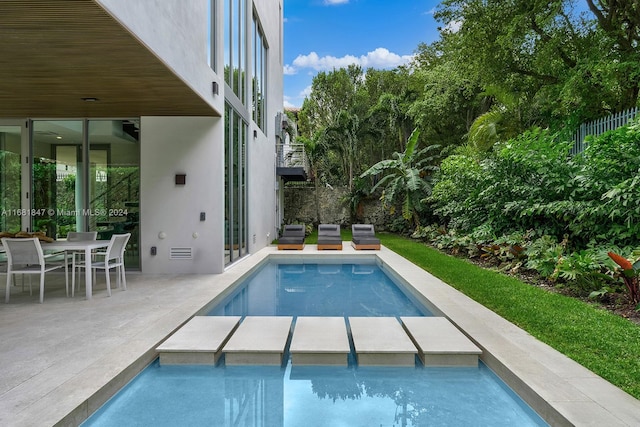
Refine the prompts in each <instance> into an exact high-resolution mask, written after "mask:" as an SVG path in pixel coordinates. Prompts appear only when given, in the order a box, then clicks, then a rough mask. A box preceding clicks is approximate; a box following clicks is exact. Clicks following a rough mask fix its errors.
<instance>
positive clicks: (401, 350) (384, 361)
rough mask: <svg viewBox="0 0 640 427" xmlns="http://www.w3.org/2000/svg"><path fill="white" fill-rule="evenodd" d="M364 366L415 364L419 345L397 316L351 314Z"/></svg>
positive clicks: (361, 361)
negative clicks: (355, 315)
mask: <svg viewBox="0 0 640 427" xmlns="http://www.w3.org/2000/svg"><path fill="white" fill-rule="evenodd" d="M349 325H350V326H351V336H352V337H353V344H354V347H355V351H356V358H357V360H358V365H360V366H415V364H416V362H415V355H416V354H417V353H418V350H417V349H416V346H415V345H413V343H412V342H411V339H410V338H409V337H408V336H407V334H406V332H405V331H404V329H403V328H402V325H401V324H400V322H398V320H397V319H396V318H395V317H349Z"/></svg>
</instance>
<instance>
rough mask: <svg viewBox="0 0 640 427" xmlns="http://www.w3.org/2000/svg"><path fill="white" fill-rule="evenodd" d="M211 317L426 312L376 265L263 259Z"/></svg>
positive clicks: (395, 314) (416, 314) (383, 314)
mask: <svg viewBox="0 0 640 427" xmlns="http://www.w3.org/2000/svg"><path fill="white" fill-rule="evenodd" d="M209 314H210V315H214V316H243V315H247V316H294V317H295V316H366V317H382V316H425V315H426V316H430V315H431V313H429V311H428V310H427V309H426V308H424V307H422V306H421V305H419V304H417V303H415V302H414V301H412V300H411V299H409V297H408V296H407V295H406V294H404V293H403V292H402V291H401V290H400V288H399V287H398V286H397V285H396V284H395V283H394V282H393V281H392V280H391V279H390V278H389V276H387V275H386V274H385V273H384V271H383V270H382V269H381V268H380V267H378V265H377V264H374V263H371V264H276V263H268V264H265V265H264V266H263V267H262V268H261V269H260V270H258V271H257V272H256V273H255V274H253V275H251V277H249V278H248V279H247V280H245V281H244V282H243V283H242V284H241V285H240V286H239V287H238V288H237V289H235V290H234V292H233V294H232V295H231V296H230V297H228V298H226V299H225V301H223V302H222V303H221V304H219V305H218V306H217V307H216V308H214V309H213V310H212V311H211V312H210V313H209Z"/></svg>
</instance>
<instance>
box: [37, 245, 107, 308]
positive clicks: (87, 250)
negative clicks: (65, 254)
mask: <svg viewBox="0 0 640 427" xmlns="http://www.w3.org/2000/svg"><path fill="white" fill-rule="evenodd" d="M109 242H110V240H78V241H68V240H55V241H53V242H50V243H49V242H41V246H42V250H43V251H47V252H49V251H50V252H60V251H84V259H85V269H84V283H85V290H86V299H88V300H90V299H91V296H92V287H93V283H92V280H91V279H92V276H93V275H92V272H91V261H92V259H93V257H92V256H91V254H92V252H93V251H95V250H96V249H102V248H106V247H108V246H109ZM71 274H75V271H72V272H71Z"/></svg>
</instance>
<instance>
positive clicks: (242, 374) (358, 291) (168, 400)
mask: <svg viewBox="0 0 640 427" xmlns="http://www.w3.org/2000/svg"><path fill="white" fill-rule="evenodd" d="M209 314H211V315H252V316H253V315H282V316H284V315H287V316H294V317H295V316H298V315H305V316H315V315H318V316H320V315H322V316H423V315H431V313H429V312H428V311H427V310H426V309H424V308H421V306H420V305H419V304H418V303H416V302H414V301H412V300H411V298H410V297H408V296H407V294H405V293H404V292H403V291H402V290H401V289H400V287H398V286H397V285H395V284H394V283H393V281H391V280H390V279H389V277H388V276H387V275H386V274H385V273H384V271H383V270H382V269H380V268H379V267H378V266H377V265H376V264H365V265H354V264H336V265H324V264H295V265H294V264H290V265H287V264H275V263H267V264H265V265H264V266H263V267H262V268H261V269H260V270H259V271H258V272H257V273H255V274H253V275H252V276H250V277H249V278H248V279H247V280H245V281H244V283H242V284H240V285H239V286H238V287H237V288H236V289H234V291H233V293H232V294H231V295H230V296H229V297H228V298H226V299H225V301H223V302H222V303H221V304H219V305H218V306H217V307H216V308H214V309H213V310H212V311H211V312H210V313H209ZM222 360H224V357H223V358H222ZM285 360H287V361H288V355H285ZM82 425H83V426H123V425H126V426H176V425H185V426H223V427H231V426H238V427H250V426H251V427H260V426H264V427H297V426H304V427H315V426H328V427H341V426H363V427H364V426H366V427H368V426H375V427H378V426H380V427H382V426H408V427H411V426H519V427H520V426H546V425H547V424H546V423H545V422H544V421H543V420H542V419H541V418H540V417H539V416H538V415H537V414H536V413H535V412H534V411H532V410H531V409H530V408H529V407H528V406H527V405H526V404H525V403H524V402H523V401H522V400H521V399H520V398H519V397H518V396H517V395H516V394H515V393H513V392H512V391H511V390H510V389H509V388H508V387H507V386H506V385H505V384H504V383H503V382H502V380H500V379H499V378H498V377H497V376H496V375H495V374H494V373H493V372H492V371H491V370H490V369H489V368H487V367H486V366H485V365H484V364H483V363H482V362H480V364H479V366H478V368H459V367H457V368H432V367H423V366H422V365H420V363H419V362H418V363H417V365H416V367H413V368H405V367H403V368H392V367H359V366H357V364H356V363H355V358H354V356H353V355H351V356H350V358H349V365H348V367H328V366H323V367H298V366H296V367H292V366H291V365H290V363H288V362H286V363H285V364H284V365H283V366H281V367H272V366H229V367H227V366H225V365H224V363H223V362H222V363H219V364H218V366H215V367H214V366H160V365H159V363H158V361H157V360H156V361H155V362H154V363H152V364H151V365H150V366H148V367H147V368H145V369H144V370H143V371H142V372H141V373H140V374H139V375H138V376H137V377H136V378H134V379H133V380H132V381H131V382H130V383H129V384H128V385H127V386H125V387H124V388H123V389H122V390H120V391H119V392H118V393H117V394H116V395H115V396H113V397H112V398H111V399H110V400H109V401H108V402H107V403H106V404H104V405H103V406H102V407H101V408H100V409H99V410H98V411H97V412H95V413H94V414H93V415H92V416H91V417H90V418H89V419H87V420H86V421H85V422H84V423H83V424H82Z"/></svg>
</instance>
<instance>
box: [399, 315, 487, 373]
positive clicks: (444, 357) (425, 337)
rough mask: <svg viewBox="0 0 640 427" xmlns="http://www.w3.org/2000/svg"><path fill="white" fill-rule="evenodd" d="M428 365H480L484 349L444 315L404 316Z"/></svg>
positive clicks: (408, 330)
mask: <svg viewBox="0 0 640 427" xmlns="http://www.w3.org/2000/svg"><path fill="white" fill-rule="evenodd" d="M400 320H402V324H403V325H404V328H405V329H406V330H407V332H408V333H409V335H410V336H411V339H412V340H413V342H414V344H415V345H416V347H418V350H419V352H418V356H419V357H420V360H421V361H422V363H423V364H424V365H425V366H465V367H469V366H475V367H477V366H478V357H479V356H480V355H481V354H482V350H481V349H480V348H479V347H478V346H476V345H475V344H474V343H473V342H472V341H471V340H470V339H469V338H467V337H466V336H465V335H464V334H463V333H462V332H460V331H459V330H458V328H456V327H455V326H454V324H453V323H451V322H450V321H449V320H448V319H446V318H444V317H401V318H400Z"/></svg>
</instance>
